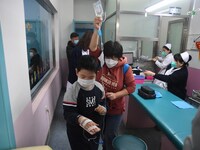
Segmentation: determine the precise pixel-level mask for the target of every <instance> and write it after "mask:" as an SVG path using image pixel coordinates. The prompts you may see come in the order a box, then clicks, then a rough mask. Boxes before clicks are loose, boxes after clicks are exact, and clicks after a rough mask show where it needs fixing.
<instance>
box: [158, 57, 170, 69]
mask: <svg viewBox="0 0 200 150" xmlns="http://www.w3.org/2000/svg"><path fill="white" fill-rule="evenodd" d="M170 63H171V58H169V57H167V58H166V59H163V61H162V62H160V61H158V60H157V61H156V63H155V64H156V65H157V66H158V67H159V68H160V69H163V68H166V67H167V66H168V65H169V64H170Z"/></svg>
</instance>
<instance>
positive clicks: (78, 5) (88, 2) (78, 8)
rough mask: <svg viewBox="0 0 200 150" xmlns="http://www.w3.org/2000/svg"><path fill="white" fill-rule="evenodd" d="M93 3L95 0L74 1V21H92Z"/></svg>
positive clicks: (93, 14)
mask: <svg viewBox="0 0 200 150" xmlns="http://www.w3.org/2000/svg"><path fill="white" fill-rule="evenodd" d="M94 2H96V0H81V1H80V0H74V20H75V21H93V19H94V17H95V13H94V8H93V3H94ZM102 3H103V2H102Z"/></svg>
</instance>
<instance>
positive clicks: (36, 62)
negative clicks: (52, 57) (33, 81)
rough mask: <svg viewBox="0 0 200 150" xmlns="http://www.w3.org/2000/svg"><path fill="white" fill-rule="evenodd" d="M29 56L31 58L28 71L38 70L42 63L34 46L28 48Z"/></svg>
mask: <svg viewBox="0 0 200 150" xmlns="http://www.w3.org/2000/svg"><path fill="white" fill-rule="evenodd" d="M30 58H31V60H30V64H29V73H33V72H34V71H38V70H40V69H41V68H42V66H43V63H42V59H41V56H40V55H39V54H38V52H37V49H36V48H30Z"/></svg>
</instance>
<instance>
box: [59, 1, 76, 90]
mask: <svg viewBox="0 0 200 150" xmlns="http://www.w3.org/2000/svg"><path fill="white" fill-rule="evenodd" d="M73 9H74V1H73V0H59V12H58V14H59V24H60V31H59V33H60V36H59V38H60V41H59V45H60V65H61V75H62V85H63V87H66V83H67V77H68V61H67V54H66V46H67V42H68V41H69V40H70V34H71V33H72V32H73V18H74V11H73Z"/></svg>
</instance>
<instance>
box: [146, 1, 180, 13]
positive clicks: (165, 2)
mask: <svg viewBox="0 0 200 150" xmlns="http://www.w3.org/2000/svg"><path fill="white" fill-rule="evenodd" d="M175 1H177V0H162V1H160V2H158V3H156V4H154V5H152V6H150V7H147V8H146V9H145V11H146V12H152V11H154V10H157V9H159V8H162V7H164V6H167V5H169V4H171V3H174V2H175Z"/></svg>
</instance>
